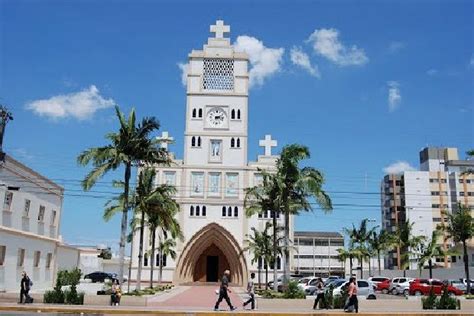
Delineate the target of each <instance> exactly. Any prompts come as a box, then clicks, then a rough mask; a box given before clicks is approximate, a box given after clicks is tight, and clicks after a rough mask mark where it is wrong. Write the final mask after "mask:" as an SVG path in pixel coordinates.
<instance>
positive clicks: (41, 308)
mask: <svg viewBox="0 0 474 316" xmlns="http://www.w3.org/2000/svg"><path fill="white" fill-rule="evenodd" d="M0 311H3V312H8V311H9V312H34V313H43V312H46V313H76V314H81V313H84V314H88V313H90V314H98V313H99V314H113V315H120V314H129V315H183V316H190V315H202V316H204V315H222V314H223V313H225V314H232V315H236V314H237V315H240V314H242V315H257V316H265V315H268V316H270V315H281V316H284V315H317V316H325V315H329V316H343V315H344V316H347V313H344V312H341V311H334V312H332V311H329V312H326V311H323V312H322V311H320V312H313V311H308V312H300V311H299V312H272V311H244V310H237V311H233V312H230V311H218V312H212V311H177V310H151V309H130V308H120V307H119V308H101V307H98V308H92V307H83V306H77V307H72V306H64V305H58V306H54V305H48V306H46V305H35V304H32V305H19V306H13V305H9V306H2V305H0ZM380 314H381V312H375V311H374V312H361V313H359V314H358V315H360V316H365V315H367V316H369V315H370V316H374V315H380ZM383 315H384V316H401V315H404V316H407V315H408V316H410V315H414V316H415V315H417V316H418V315H434V316H445V315H446V316H448V315H449V316H453V315H455V316H456V315H472V313H470V312H467V311H426V312H425V311H422V312H390V313H386V312H384V313H383Z"/></svg>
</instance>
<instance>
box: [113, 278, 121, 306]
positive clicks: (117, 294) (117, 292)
mask: <svg viewBox="0 0 474 316" xmlns="http://www.w3.org/2000/svg"><path fill="white" fill-rule="evenodd" d="M111 290H112V293H111V294H110V303H111V305H113V306H118V305H120V298H121V297H122V289H121V288H120V283H119V280H117V279H113V280H112V289H111Z"/></svg>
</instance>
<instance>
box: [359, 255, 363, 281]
mask: <svg viewBox="0 0 474 316" xmlns="http://www.w3.org/2000/svg"><path fill="white" fill-rule="evenodd" d="M359 262H360V278H361V279H363V278H364V257H360V259H359Z"/></svg>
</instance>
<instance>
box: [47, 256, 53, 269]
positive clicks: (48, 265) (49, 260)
mask: <svg viewBox="0 0 474 316" xmlns="http://www.w3.org/2000/svg"><path fill="white" fill-rule="evenodd" d="M52 261H53V254H52V253H51V252H49V253H48V254H47V255H46V269H50V268H51V262H52Z"/></svg>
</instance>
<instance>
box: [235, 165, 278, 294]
mask: <svg viewBox="0 0 474 316" xmlns="http://www.w3.org/2000/svg"><path fill="white" fill-rule="evenodd" d="M259 171H260V172H261V174H262V178H263V179H262V183H261V184H259V185H257V186H254V187H251V188H246V189H245V200H244V208H245V213H246V216H247V217H251V216H253V215H255V214H261V215H263V214H264V213H265V212H269V211H270V210H272V211H271V212H270V214H271V218H272V227H278V225H277V217H279V215H280V209H281V208H280V204H279V202H280V200H279V199H278V192H279V191H280V190H279V185H278V183H277V180H278V178H277V177H276V176H275V175H274V174H270V173H268V172H266V171H264V170H259ZM272 231H273V238H272V243H273V257H272V258H273V259H272V260H273V261H272V264H273V280H274V282H273V290H275V291H277V289H278V284H277V278H278V274H277V265H276V264H275V263H276V262H275V260H276V258H277V256H278V253H279V249H280V246H279V242H280V240H279V238H278V233H279V229H273V230H272ZM267 266H268V264H267Z"/></svg>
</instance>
